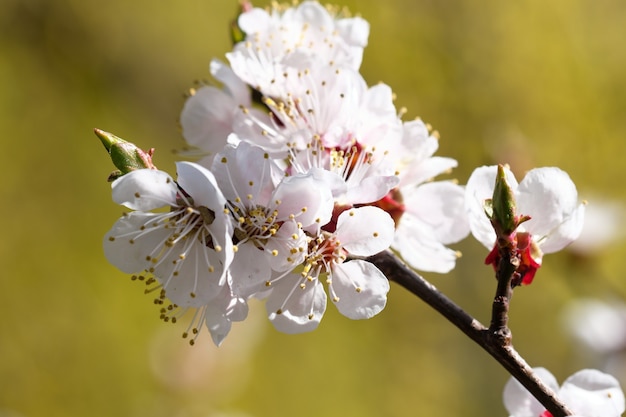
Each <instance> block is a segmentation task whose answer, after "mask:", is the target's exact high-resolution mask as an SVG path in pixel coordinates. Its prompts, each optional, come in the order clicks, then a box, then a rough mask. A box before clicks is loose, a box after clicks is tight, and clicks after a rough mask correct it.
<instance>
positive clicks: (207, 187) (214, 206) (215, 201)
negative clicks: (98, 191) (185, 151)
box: [176, 162, 226, 213]
mask: <svg viewBox="0 0 626 417" xmlns="http://www.w3.org/2000/svg"><path fill="white" fill-rule="evenodd" d="M176 171H177V172H178V184H179V185H180V186H181V188H182V189H183V190H185V192H186V193H187V194H189V195H190V196H191V197H192V198H193V201H194V204H195V205H196V206H204V207H208V208H210V209H211V210H213V211H214V212H216V213H217V212H222V211H223V210H224V205H225V204H226V198H224V196H223V194H222V192H221V190H220V188H219V186H218V185H217V181H216V180H215V177H214V176H213V173H212V172H211V171H209V170H208V169H206V168H204V167H203V166H200V165H198V164H194V163H193V162H177V163H176Z"/></svg>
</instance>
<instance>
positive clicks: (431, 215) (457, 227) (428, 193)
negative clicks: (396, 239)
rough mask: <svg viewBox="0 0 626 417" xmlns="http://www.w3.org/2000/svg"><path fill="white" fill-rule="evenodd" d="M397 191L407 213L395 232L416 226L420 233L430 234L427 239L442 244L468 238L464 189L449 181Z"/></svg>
mask: <svg viewBox="0 0 626 417" xmlns="http://www.w3.org/2000/svg"><path fill="white" fill-rule="evenodd" d="M400 191H401V193H402V197H403V202H404V207H405V209H406V211H405V212H404V215H403V216H402V217H401V218H400V223H399V225H398V229H404V228H412V227H416V226H417V224H419V225H420V226H419V227H420V228H421V229H424V228H428V229H430V230H432V233H430V234H429V235H432V237H433V238H434V239H436V240H437V241H438V242H441V243H443V244H450V243H456V242H458V241H460V240H461V239H464V238H465V237H467V235H468V234H469V221H468V218H467V213H466V211H465V190H464V188H463V187H461V186H459V185H457V184H455V183H452V182H450V181H438V182H430V183H426V184H422V185H420V186H418V187H403V188H402V189H401V190H400ZM420 232H421V231H420ZM407 233H408V232H407Z"/></svg>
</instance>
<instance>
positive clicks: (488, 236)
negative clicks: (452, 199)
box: [465, 165, 517, 250]
mask: <svg viewBox="0 0 626 417" xmlns="http://www.w3.org/2000/svg"><path fill="white" fill-rule="evenodd" d="M505 173H506V179H507V182H508V183H509V186H510V187H511V189H513V190H516V189H517V180H516V179H515V176H514V175H513V173H512V172H511V171H510V170H509V169H507V168H505ZM496 174H497V166H495V165H492V166H482V167H480V168H476V169H475V170H474V172H472V175H470V177H469V179H468V180H467V185H466V186H465V209H466V211H467V215H468V217H469V225H470V231H471V232H472V235H473V236H474V238H476V240H478V241H479V242H480V243H482V244H483V245H484V246H485V247H486V248H487V249H489V250H491V249H492V248H493V245H494V243H495V241H496V232H495V231H494V230H493V227H492V226H491V222H490V221H489V218H488V217H487V215H486V214H485V206H484V204H485V200H487V199H490V198H492V197H493V189H494V188H495V183H496Z"/></svg>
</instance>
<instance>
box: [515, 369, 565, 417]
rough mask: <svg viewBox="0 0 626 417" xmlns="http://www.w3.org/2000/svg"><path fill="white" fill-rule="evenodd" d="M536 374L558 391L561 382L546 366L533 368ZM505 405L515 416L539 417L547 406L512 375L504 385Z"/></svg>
mask: <svg viewBox="0 0 626 417" xmlns="http://www.w3.org/2000/svg"><path fill="white" fill-rule="evenodd" d="M533 370H534V371H535V374H536V375H537V376H538V377H539V378H540V379H541V380H542V381H543V383H544V384H546V385H547V386H548V387H550V388H551V389H552V390H553V391H555V392H557V391H558V389H559V384H558V382H557V381H556V378H555V377H554V375H552V374H551V373H550V372H549V371H548V370H547V369H545V368H533ZM503 400H504V407H505V408H506V410H507V411H508V412H509V414H511V416H513V417H538V416H539V415H541V413H542V412H543V411H545V408H544V407H543V406H542V405H541V404H540V403H539V401H537V400H536V399H535V397H533V396H532V395H531V394H530V392H528V391H527V390H526V388H524V386H523V385H522V384H520V383H519V382H518V381H517V380H516V379H515V378H513V377H511V378H510V379H509V380H508V382H507V383H506V385H505V386H504V393H503Z"/></svg>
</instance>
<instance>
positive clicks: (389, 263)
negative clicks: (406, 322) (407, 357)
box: [367, 251, 573, 417]
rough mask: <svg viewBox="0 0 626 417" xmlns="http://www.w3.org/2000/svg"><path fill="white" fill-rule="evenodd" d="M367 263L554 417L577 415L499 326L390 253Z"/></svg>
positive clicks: (378, 255) (370, 258)
mask: <svg viewBox="0 0 626 417" xmlns="http://www.w3.org/2000/svg"><path fill="white" fill-rule="evenodd" d="M367 260H368V261H369V262H371V263H373V264H374V265H376V266H377V267H378V269H380V270H381V271H382V272H383V274H385V275H386V276H387V278H388V279H389V280H390V281H394V282H396V283H398V284H400V285H401V286H403V287H404V288H406V289H407V290H409V291H410V292H411V293H413V294H414V295H416V296H418V297H419V298H421V299H422V300H423V301H424V302H426V304H428V305H429V306H431V307H432V308H434V309H435V310H436V311H437V312H439V313H440V314H441V315H442V316H444V317H445V318H446V319H448V321H450V322H451V323H452V324H454V325H455V326H456V327H458V328H459V329H460V330H461V331H462V332H463V333H465V334H466V335H467V336H468V337H469V338H470V339H472V340H473V341H474V342H476V343H477V344H478V345H479V346H480V347H482V348H483V349H484V350H485V351H487V352H488V353H489V354H490V355H491V356H492V357H493V358H494V359H496V360H497V361H498V362H499V363H500V364H501V365H502V366H503V367H504V368H505V369H506V370H507V371H508V372H509V373H510V374H511V375H512V376H513V377H515V379H517V380H518V381H519V382H520V383H521V384H522V385H523V386H524V387H525V388H526V389H527V390H528V391H529V392H530V393H531V394H532V395H533V396H534V397H535V398H536V399H537V400H538V401H539V402H540V403H541V404H542V405H543V406H544V407H545V408H546V409H547V410H548V411H549V412H550V413H551V414H552V415H553V416H554V417H566V416H570V415H573V412H572V411H570V410H569V409H568V408H567V406H566V405H565V404H564V403H563V402H561V401H560V400H559V399H558V398H557V396H556V394H555V393H554V391H552V390H551V389H550V388H549V387H548V386H547V385H545V384H544V383H543V382H542V381H541V380H540V379H539V378H538V377H537V376H536V375H535V373H534V371H533V369H532V368H531V367H530V366H529V365H528V364H527V363H526V361H525V360H524V359H523V358H522V357H521V356H520V355H519V354H518V353H517V351H516V350H515V349H514V348H513V346H512V345H511V344H510V337H507V338H502V337H500V335H498V334H494V331H497V330H498V329H499V327H498V326H496V328H495V330H494V329H492V330H490V329H488V328H487V327H485V326H484V325H483V324H482V323H480V322H479V321H478V320H476V319H475V318H473V317H472V316H470V315H469V314H468V313H466V312H465V311H463V309H461V307H459V306H458V305H456V304H455V303H454V302H453V301H452V300H450V299H449V298H448V297H446V296H445V295H444V294H443V293H441V292H440V291H439V290H438V289H437V288H436V287H435V286H434V285H432V284H431V283H430V282H428V281H426V280H425V279H424V278H422V277H421V276H420V275H419V274H417V273H416V272H415V271H413V270H412V269H410V268H408V267H407V266H406V265H405V264H404V263H403V262H402V261H400V259H398V257H397V256H395V255H394V254H393V253H391V252H390V251H385V252H381V253H379V254H377V255H374V256H371V257H369V258H368V259H367ZM507 302H508V301H507ZM494 304H495V301H494ZM494 308H495V305H494ZM505 326H506V323H505ZM492 327H493V323H492Z"/></svg>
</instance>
